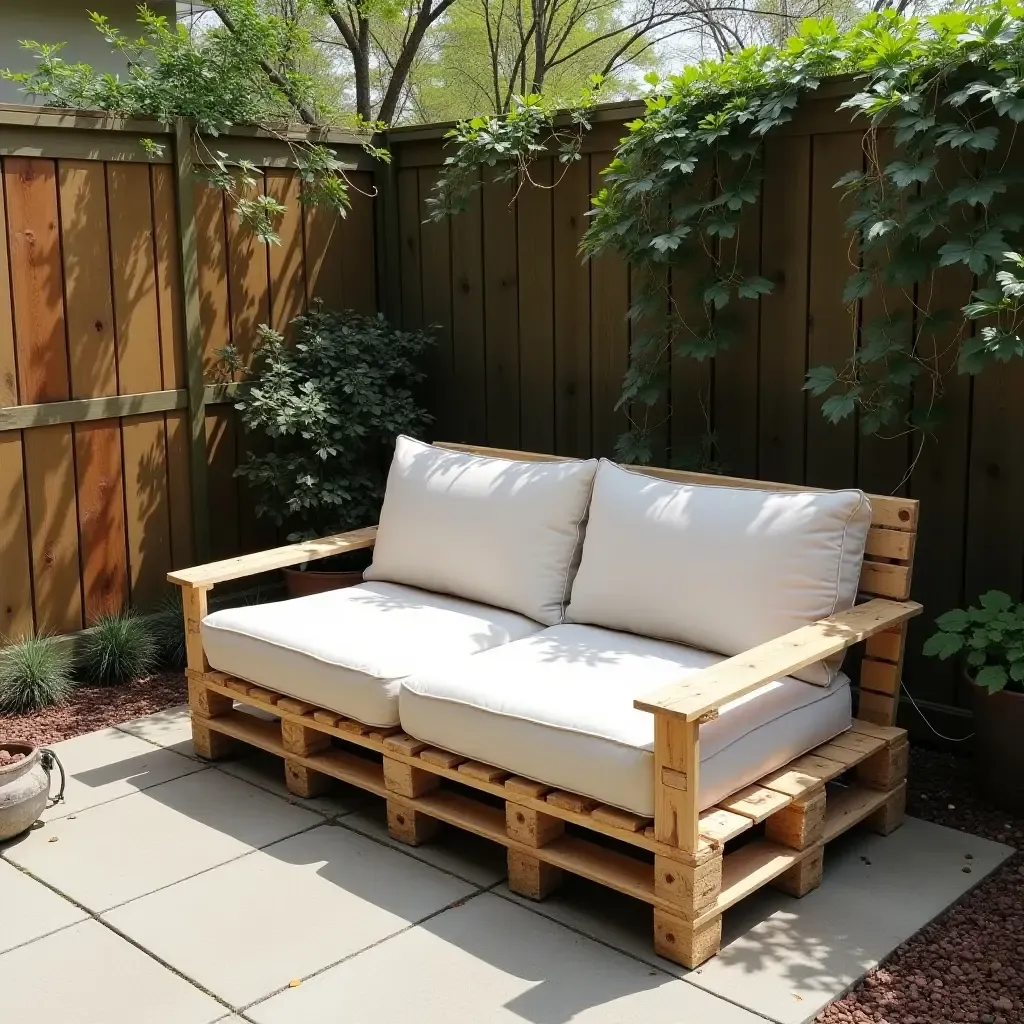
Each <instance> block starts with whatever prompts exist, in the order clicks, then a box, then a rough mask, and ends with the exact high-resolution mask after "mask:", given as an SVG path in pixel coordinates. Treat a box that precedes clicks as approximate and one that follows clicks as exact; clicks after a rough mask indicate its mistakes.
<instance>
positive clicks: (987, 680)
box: [975, 665, 1007, 693]
mask: <svg viewBox="0 0 1024 1024" xmlns="http://www.w3.org/2000/svg"><path fill="white" fill-rule="evenodd" d="M975 681H976V682H977V684H978V685H979V686H984V687H985V689H986V690H988V691H989V693H998V692H999V691H1000V690H1002V689H1004V688H1005V686H1006V682H1007V674H1006V669H1005V668H1003V666H1002V665H986V666H985V667H984V668H983V669H981V670H980V671H979V672H978V675H977V676H976V677H975Z"/></svg>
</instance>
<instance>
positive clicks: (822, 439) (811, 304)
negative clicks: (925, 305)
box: [390, 83, 1024, 735]
mask: <svg viewBox="0 0 1024 1024" xmlns="http://www.w3.org/2000/svg"><path fill="white" fill-rule="evenodd" d="M847 92H848V89H847V88H846V87H844V86H843V85H841V84H838V83H837V84H836V86H835V87H832V86H829V87H825V88H824V89H823V90H822V92H821V94H820V95H819V96H818V97H816V98H814V99H812V100H810V101H808V102H805V103H804V104H803V106H802V108H801V110H800V112H799V114H798V116H797V117H796V118H795V119H794V121H793V122H792V123H790V124H789V125H786V126H784V127H783V128H781V129H779V130H777V131H775V132H773V133H772V134H771V135H770V136H768V138H767V140H766V142H765V167H764V174H765V177H764V183H763V190H762V196H761V200H760V202H759V203H758V204H757V205H756V206H755V207H751V208H748V210H747V212H746V214H745V218H744V221H743V223H742V225H741V228H740V231H739V234H738V240H736V241H734V242H733V243H730V244H738V245H739V246H740V247H741V249H742V254H743V255H742V259H743V265H744V266H746V267H751V268H755V269H757V268H759V272H760V273H761V274H762V275H763V276H765V277H768V278H770V279H772V280H773V281H774V282H775V284H776V288H775V291H774V292H773V294H771V295H770V296H768V297H765V298H762V299H761V300H759V301H747V302H744V303H743V304H742V305H741V313H742V317H743V321H742V332H741V333H742V340H741V341H740V342H738V343H737V344H736V345H735V346H734V348H733V349H731V350H730V351H728V352H727V353H725V354H723V355H721V356H719V357H718V358H717V359H715V360H713V361H710V362H708V363H704V364H698V363H695V362H694V361H693V360H689V359H678V360H675V361H673V363H672V366H671V396H670V401H669V402H668V405H667V407H666V408H665V409H664V410H662V411H661V412H660V413H659V414H658V418H659V421H660V422H661V423H662V425H661V427H660V433H659V447H658V451H657V458H656V460H655V461H657V462H663V463H664V462H669V461H670V460H672V459H674V458H678V457H680V456H682V457H687V456H690V455H692V453H694V452H695V451H696V450H697V449H698V448H699V446H700V441H701V438H702V436H703V435H705V434H706V433H707V432H708V431H712V432H713V433H714V436H715V438H716V440H717V455H718V457H719V458H720V460H721V462H722V463H723V468H724V469H725V471H726V472H729V473H733V474H735V475H738V476H748V477H760V478H762V479H772V480H782V481H792V482H797V483H807V484H811V485H820V486H825V487H845V486H851V485H858V486H861V487H863V488H864V489H865V490H868V491H873V492H876V493H895V494H903V495H911V496H913V497H916V498H919V499H920V500H921V527H920V533H919V536H918V545H919V548H918V553H917V558H916V562H915V564H916V566H917V569H916V579H915V584H914V596H915V597H916V598H917V599H919V600H920V601H922V602H924V604H925V606H926V609H927V612H928V613H930V614H926V615H925V616H924V617H923V619H921V620H917V621H916V622H915V624H914V629H913V631H912V634H911V640H910V644H909V645H908V655H907V666H906V678H907V680H908V685H909V687H910V690H911V692H912V693H913V694H914V696H915V697H918V698H923V700H924V701H925V702H926V704H928V705H930V706H931V707H932V708H933V710H937V711H939V714H938V717H937V718H936V719H934V720H936V721H937V722H939V723H940V728H943V727H945V728H946V729H948V730H949V731H950V732H952V733H953V735H958V734H962V733H963V732H964V731H966V730H965V727H964V723H962V722H960V721H957V720H956V716H955V713H954V714H948V713H944V712H942V711H941V710H940V709H942V708H946V709H949V708H954V709H955V708H957V707H962V706H963V705H964V699H963V697H964V695H963V694H962V693H961V692H960V686H959V684H958V680H957V678H956V677H955V674H954V669H953V667H952V666H951V665H949V664H938V663H935V662H932V661H925V660H923V659H922V658H921V657H920V654H919V651H920V647H921V643H922V641H923V637H924V636H925V635H926V634H927V632H928V630H929V629H930V621H931V618H932V617H933V616H934V615H935V614H938V613H940V612H942V611H944V610H946V609H948V608H950V607H952V606H954V605H957V604H959V603H960V602H962V601H963V600H964V599H965V598H966V599H972V598H974V597H976V596H977V595H978V594H979V593H981V592H983V591H985V590H987V589H989V588H992V587H997V588H1000V589H1004V590H1007V591H1009V592H1010V593H1012V594H1015V595H1020V594H1021V590H1022V580H1024V512H1022V509H1024V362H1022V361H1020V360H1017V361H1016V362H1015V363H1011V364H1008V365H1006V366H999V367H998V368H993V369H991V370H989V371H988V372H986V373H984V374H982V375H980V376H979V377H978V378H977V379H970V378H967V377H958V378H955V379H953V380H952V381H951V382H950V387H949V392H948V394H947V399H948V406H949V408H948V416H947V418H946V420H945V422H944V424H943V425H942V426H941V428H940V429H939V431H938V434H937V437H936V439H935V440H934V441H929V442H928V443H926V444H925V445H924V447H923V449H921V450H920V452H918V445H919V440H920V439H919V438H914V437H911V436H902V437H899V438H896V439H893V440H879V439H877V438H874V437H861V436H859V434H858V431H857V427H856V425H855V423H853V422H851V421H847V422H844V423H843V424H841V425H840V426H838V427H836V426H831V425H829V424H828V423H826V421H825V420H824V419H823V417H822V415H821V412H820V400H817V399H814V400H809V399H808V398H807V396H806V393H805V392H803V391H802V390H801V386H802V384H803V381H804V373H805V371H806V369H807V368H808V367H809V366H814V365H818V364H821V363H838V362H840V361H842V360H843V359H844V358H845V357H846V356H847V355H848V354H849V352H850V349H851V346H852V344H853V341H852V338H853V337H854V333H853V331H852V329H851V321H850V314H849V313H848V311H847V309H846V307H845V306H844V304H843V302H842V292H843V286H844V283H845V280H846V278H847V276H848V275H849V273H850V272H851V263H850V251H849V246H850V242H849V233H848V231H847V229H846V228H845V226H844V221H845V218H846V216H847V214H848V212H849V211H848V209H847V208H846V205H845V203H844V201H843V199H842V194H841V191H840V190H836V189H834V188H833V184H834V183H835V181H836V180H837V179H838V178H839V177H840V176H841V175H842V174H844V173H845V172H847V171H849V170H851V169H852V168H855V167H858V166H860V165H861V161H862V156H863V154H862V145H863V138H862V133H861V131H859V130H856V129H855V128H854V127H853V126H852V125H851V122H850V116H849V114H848V113H847V112H842V113H839V112H837V111H836V107H837V105H838V103H839V102H840V101H841V99H842V97H843V95H844V94H846V93H847ZM638 113H640V111H639V110H638V109H636V108H618V109H615V108H612V109H607V110H602V111H599V113H598V120H597V123H596V124H595V127H594V130H593V131H592V132H591V133H590V134H589V135H587V136H586V138H585V140H584V147H583V149H584V155H583V159H582V160H581V161H579V162H578V163H576V164H573V165H571V166H570V167H569V168H568V169H564V168H562V167H560V166H559V165H558V164H557V163H552V162H551V161H548V162H546V163H542V164H540V165H539V166H538V167H537V168H536V169H535V170H534V171H533V177H534V179H535V180H536V181H537V182H538V183H540V184H541V185H551V184H552V183H553V182H556V181H557V185H556V187H554V188H551V189H544V188H532V187H525V188H523V189H522V191H521V192H520V193H519V196H518V200H517V201H516V202H515V203H514V204H511V205H510V200H511V198H512V186H511V185H508V184H495V183H493V182H490V181H489V180H488V179H487V178H485V184H484V187H483V189H482V190H481V192H480V193H479V194H478V195H477V196H476V197H475V198H474V200H473V201H472V203H471V206H470V209H469V211H468V213H465V214H463V215H461V216H458V217H456V218H454V219H452V220H451V221H449V222H444V223H440V224H433V223H423V219H424V210H423V200H424V198H425V197H426V195H427V194H428V193H429V190H430V188H431V187H432V185H433V182H434V181H435V179H436V176H437V173H438V167H439V165H440V163H441V161H442V160H443V147H442V141H441V135H442V132H441V131H440V130H437V129H431V128H425V129H424V128H413V129H399V130H396V131H394V132H392V133H391V140H390V141H391V149H392V152H393V154H394V168H393V173H394V179H393V186H392V196H391V200H390V201H391V203H392V205H393V206H394V207H395V209H396V211H397V213H396V215H395V217H394V218H393V219H394V220H395V221H396V224H395V227H394V228H393V236H392V243H391V244H392V247H394V248H397V249H398V251H399V253H400V259H399V264H398V266H397V268H393V269H392V271H391V273H392V275H393V276H394V278H395V279H394V282H393V284H392V290H393V292H394V293H395V294H396V295H398V296H399V297H400V306H401V312H402V317H403V319H404V321H405V323H406V325H408V326H418V325H421V324H435V323H436V324H439V325H440V326H441V332H440V344H439V347H438V350H437V352H436V355H435V360H434V365H433V368H432V373H431V384H432V388H433V404H434V409H435V412H436V414H437V416H438V423H437V426H436V434H437V436H439V437H445V438H450V439H456V440H460V441H468V442H472V443H476V444H486V445H495V446H499V447H508V448H524V449H533V450H536V451H554V452H558V453H563V454H567V455H577V456H588V455H610V454H611V453H612V450H613V446H614V443H615V439H616V437H617V436H618V435H619V434H620V433H621V432H622V430H623V428H624V425H625V421H624V417H623V415H622V414H619V413H616V412H614V405H615V402H616V400H617V398H618V395H619V393H620V386H621V381H622V374H623V371H624V369H625V367H626V363H627V358H628V351H629V344H630V326H629V323H628V321H627V319H626V310H627V308H628V306H629V304H630V294H631V281H630V272H629V269H628V267H626V266H625V265H624V264H623V263H622V262H621V261H619V260H618V259H616V258H614V257H606V256H602V257H601V258H599V259H596V260H593V261H590V262H589V263H584V262H582V261H581V260H580V258H579V256H578V254H577V246H578V243H579V240H580V237H581V235H582V232H583V231H584V229H585V227H586V224H587V221H586V220H585V216H584V215H585V214H586V212H587V210H588V208H589V198H590V195H591V193H592V192H593V191H594V190H595V189H596V188H597V187H598V186H599V175H600V171H601V170H602V169H603V168H604V167H605V166H607V164H608V163H609V162H610V160H611V158H612V151H613V149H614V147H615V144H616V142H617V140H618V139H619V138H620V137H621V135H623V134H624V129H623V127H622V124H623V121H624V120H629V119H631V118H633V117H636V116H637V115H638ZM884 144H885V143H884V140H883V145H884ZM854 258H856V254H855V253H854ZM941 283H942V290H943V291H944V292H946V293H947V301H949V304H950V305H957V306H959V305H962V304H963V303H964V302H966V301H967V298H968V295H969V292H970V288H971V280H970V278H969V276H965V275H964V274H961V273H958V272H957V271H952V270H951V271H949V272H948V274H947V276H946V277H945V278H944V280H943V281H942V282H941ZM673 284H675V282H673ZM681 284H682V285H683V286H684V288H685V286H686V284H687V282H686V281H682V282H681ZM885 299H886V301H887V302H888V304H889V309H893V308H894V307H896V306H898V305H899V304H900V303H902V304H903V305H906V304H907V300H906V299H905V298H903V297H902V296H896V295H892V294H889V295H887V296H886V297H885ZM395 301H396V302H397V301H398V300H395ZM878 301H879V299H878V298H877V297H876V298H873V299H871V300H869V308H868V309H866V310H864V314H865V315H868V316H870V315H875V314H877V312H879V310H878V309H877V307H875V308H872V307H871V305H870V303H877V302H878ZM912 466H913V472H912V473H910V470H911V467H912Z"/></svg>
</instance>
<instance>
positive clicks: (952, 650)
mask: <svg viewBox="0 0 1024 1024" xmlns="http://www.w3.org/2000/svg"><path fill="white" fill-rule="evenodd" d="M963 646H964V638H963V637H962V636H961V635H960V634H959V633H936V634H935V635H934V636H930V637H929V638H928V639H927V640H926V641H925V643H924V647H923V648H922V652H923V653H924V654H926V655H927V656H928V657H930V658H939V659H940V660H942V661H945V660H946V659H947V658H950V657H952V656H953V655H954V654H957V653H958V652H959V651H961V650H962V649H963Z"/></svg>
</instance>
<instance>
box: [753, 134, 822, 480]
mask: <svg viewBox="0 0 1024 1024" xmlns="http://www.w3.org/2000/svg"><path fill="white" fill-rule="evenodd" d="M810 171H811V140H810V137H809V136H795V137H791V138H775V139H772V138H768V139H765V143H764V187H763V192H762V198H761V203H762V206H763V209H764V214H763V221H762V230H761V266H762V268H763V270H764V276H765V277H767V278H768V279H769V280H771V281H774V282H775V290H774V291H773V292H772V293H771V294H770V295H766V296H764V297H763V298H762V299H761V402H760V408H761V416H760V419H761V422H760V455H759V459H758V476H760V477H762V478H763V479H765V480H779V481H786V482H791V483H801V482H803V477H804V426H805V411H806V410H805V403H804V401H803V398H802V397H801V396H802V394H803V392H802V391H801V388H802V387H803V383H804V373H805V372H806V339H807V249H808V239H807V234H808V224H809V212H810V211H809V207H810V199H809V195H810Z"/></svg>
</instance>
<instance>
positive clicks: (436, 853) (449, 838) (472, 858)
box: [343, 796, 508, 888]
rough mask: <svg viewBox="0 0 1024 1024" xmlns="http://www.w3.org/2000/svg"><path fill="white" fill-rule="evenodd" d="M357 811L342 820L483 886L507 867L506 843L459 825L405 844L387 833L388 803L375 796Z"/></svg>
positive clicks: (491, 883) (375, 837)
mask: <svg viewBox="0 0 1024 1024" xmlns="http://www.w3.org/2000/svg"><path fill="white" fill-rule="evenodd" d="M367 801H368V802H367V804H366V806H365V807H363V808H362V809H361V810H359V811H357V812H356V813H355V814H349V815H346V817H345V819H344V822H343V824H344V825H345V827H346V828H353V829H355V830H356V831H357V832H362V833H363V835H367V836H370V837H371V838H373V839H377V840H379V841H380V842H382V843H387V844H388V845H389V846H393V847H394V848H395V849H396V850H401V851H402V853H404V854H406V855H407V856H410V857H415V858H416V859H417V860H422V861H424V862H425V863H427V864H432V865H433V866H434V867H436V868H440V869H441V870H442V871H449V872H451V873H452V874H453V875H456V876H458V877H459V878H464V879H465V880H466V881H467V882H472V883H473V884H474V885H477V886H480V887H481V888H487V887H489V886H492V885H495V884H496V883H498V882H500V881H501V880H502V879H503V878H504V877H505V875H506V874H507V873H508V871H507V855H506V852H505V847H503V846H501V845H500V844H499V843H492V842H490V841H489V840H487V839H483V838H482V837H480V836H475V835H472V834H471V833H468V832H463V831H461V830H460V829H457V828H449V827H444V828H442V829H441V832H440V833H439V834H438V836H437V838H436V839H434V840H432V841H431V842H429V843H426V844H425V845H423V846H406V845H405V844H404V843H400V842H398V841H397V840H395V839H392V838H391V836H389V835H388V820H387V805H386V803H385V802H384V801H383V800H382V799H380V798H379V797H375V796H368V797H367Z"/></svg>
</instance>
